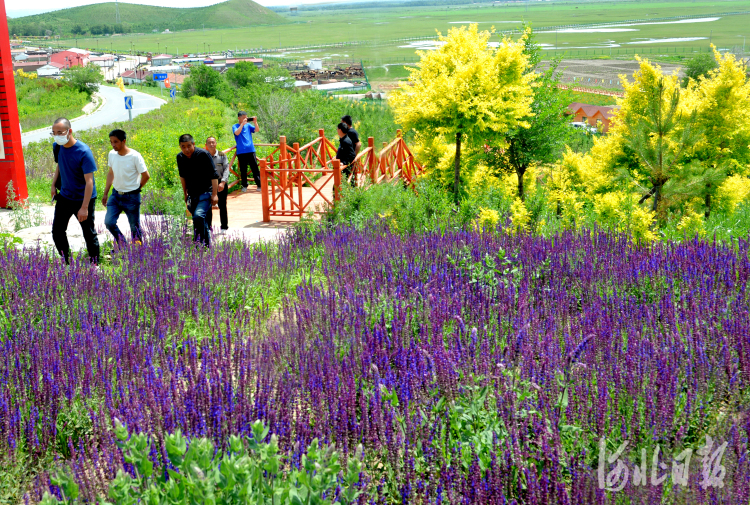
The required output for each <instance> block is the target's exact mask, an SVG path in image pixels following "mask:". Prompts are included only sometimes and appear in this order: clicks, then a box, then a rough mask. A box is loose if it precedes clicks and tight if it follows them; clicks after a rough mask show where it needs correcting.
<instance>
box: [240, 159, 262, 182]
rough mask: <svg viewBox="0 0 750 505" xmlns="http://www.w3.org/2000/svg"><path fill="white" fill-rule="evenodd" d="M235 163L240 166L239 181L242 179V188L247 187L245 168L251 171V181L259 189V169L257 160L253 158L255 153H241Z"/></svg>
mask: <svg viewBox="0 0 750 505" xmlns="http://www.w3.org/2000/svg"><path fill="white" fill-rule="evenodd" d="M237 161H238V162H239V164H240V179H242V187H243V188H246V187H247V167H248V166H250V169H251V170H252V171H253V179H254V180H255V185H256V186H258V187H260V169H259V168H258V158H256V157H255V153H242V154H238V155H237Z"/></svg>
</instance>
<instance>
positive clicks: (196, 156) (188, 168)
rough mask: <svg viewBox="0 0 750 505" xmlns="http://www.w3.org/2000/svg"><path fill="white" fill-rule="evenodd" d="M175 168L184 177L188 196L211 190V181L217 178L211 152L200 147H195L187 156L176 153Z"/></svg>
mask: <svg viewBox="0 0 750 505" xmlns="http://www.w3.org/2000/svg"><path fill="white" fill-rule="evenodd" d="M177 169H178V170H179V172H180V177H182V178H183V179H185V187H186V189H187V192H188V195H190V196H198V195H202V194H203V193H207V192H211V191H212V190H213V184H212V182H211V181H212V180H213V179H218V178H219V176H218V174H217V173H216V166H215V165H214V159H213V157H212V156H211V153H209V152H208V151H206V150H205V149H201V148H200V147H196V148H195V151H193V155H192V156H191V157H189V158H188V157H187V156H185V155H184V154H182V153H180V154H178V155H177Z"/></svg>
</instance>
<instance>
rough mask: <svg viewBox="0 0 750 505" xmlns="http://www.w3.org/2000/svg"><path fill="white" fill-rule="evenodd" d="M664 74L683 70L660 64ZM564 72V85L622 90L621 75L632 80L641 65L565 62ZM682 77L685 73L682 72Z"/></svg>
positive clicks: (592, 61) (636, 63)
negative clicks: (571, 84)
mask: <svg viewBox="0 0 750 505" xmlns="http://www.w3.org/2000/svg"><path fill="white" fill-rule="evenodd" d="M548 64H549V62H542V65H541V66H542V68H547V65H548ZM659 65H660V66H661V68H662V72H664V73H665V74H671V73H672V72H674V71H675V70H677V69H679V68H681V66H680V65H676V64H673V63H660V64H659ZM560 68H561V69H562V71H563V77H562V82H563V83H566V84H568V83H575V84H580V85H581V86H593V87H599V88H612V89H622V85H621V84H620V77H619V76H620V75H622V74H624V75H626V76H627V77H628V79H630V80H632V78H633V73H634V72H635V71H637V70H638V68H639V63H638V62H637V61H635V60H622V61H621V60H563V61H562V62H561V63H560ZM679 75H680V76H683V75H684V72H682V71H680V74H679Z"/></svg>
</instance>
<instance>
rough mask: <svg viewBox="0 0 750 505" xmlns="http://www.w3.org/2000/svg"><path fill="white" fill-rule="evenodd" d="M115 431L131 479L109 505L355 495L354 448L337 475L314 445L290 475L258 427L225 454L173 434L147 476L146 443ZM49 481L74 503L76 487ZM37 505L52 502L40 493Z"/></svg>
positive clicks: (120, 478)
mask: <svg viewBox="0 0 750 505" xmlns="http://www.w3.org/2000/svg"><path fill="white" fill-rule="evenodd" d="M115 424H116V426H115V435H116V437H117V439H118V445H119V446H120V448H121V449H122V450H123V453H124V456H125V462H126V463H129V464H130V465H132V466H133V469H134V472H133V473H134V474H135V476H133V475H131V474H130V473H129V472H126V471H124V470H120V471H118V472H117V476H116V477H115V479H114V480H113V481H112V482H111V483H110V485H109V492H108V494H109V496H108V498H109V499H110V500H112V502H114V503H117V504H135V503H147V504H183V503H222V504H232V503H236V504H245V503H253V504H277V503H278V504H281V503H291V504H298V505H303V504H305V505H307V504H321V505H322V504H332V503H341V504H349V503H354V502H355V501H356V499H357V497H358V496H359V495H360V494H361V491H360V490H359V489H358V487H357V484H358V483H359V479H360V472H361V470H362V446H361V445H360V446H359V447H358V448H357V454H356V455H354V456H353V457H350V458H349V459H348V461H347V464H346V468H342V464H341V463H340V462H339V454H338V453H337V452H336V451H335V450H334V446H333V445H331V446H325V445H321V444H319V442H318V439H315V440H313V441H312V443H311V444H310V445H309V446H308V447H307V451H306V452H305V453H304V454H302V456H301V458H300V464H299V468H295V467H294V466H293V465H290V464H289V462H288V461H287V460H288V458H287V457H285V456H283V455H282V454H280V452H279V446H278V439H277V438H276V435H271V436H270V437H269V436H268V432H269V429H268V428H267V427H266V426H265V425H264V424H263V422H262V421H256V422H255V423H254V424H253V426H252V432H253V436H252V437H248V438H245V439H242V438H240V437H238V436H230V437H229V447H228V448H227V450H226V451H224V450H222V449H219V450H216V448H215V447H214V444H213V442H212V441H211V440H209V439H207V438H197V439H193V440H188V439H187V438H185V437H184V436H182V433H181V432H180V430H179V429H178V430H177V431H176V432H175V433H172V434H170V435H167V437H166V438H165V440H164V446H165V448H166V452H167V456H168V458H169V465H165V466H164V468H161V469H158V468H157V469H155V468H154V463H153V462H152V460H151V458H150V454H149V453H150V450H151V444H152V440H151V439H150V437H149V436H148V435H146V434H144V433H138V434H135V433H134V434H132V435H128V430H127V428H126V427H125V426H124V425H122V424H120V422H119V421H117V420H115ZM340 473H341V476H339V474H340ZM165 475H168V478H165V477H164V476H165ZM51 481H52V483H53V484H54V485H56V486H58V487H59V488H60V491H61V492H62V495H63V503H77V498H78V496H79V487H78V484H76V482H75V479H74V478H73V477H72V476H71V475H70V474H69V473H64V472H63V473H59V474H58V475H56V476H55V477H53V478H52V479H51ZM41 503H42V504H45V505H51V504H54V503H60V502H59V501H58V500H57V498H55V497H54V496H52V495H51V494H49V493H46V494H45V496H44V498H43V499H42V502H41Z"/></svg>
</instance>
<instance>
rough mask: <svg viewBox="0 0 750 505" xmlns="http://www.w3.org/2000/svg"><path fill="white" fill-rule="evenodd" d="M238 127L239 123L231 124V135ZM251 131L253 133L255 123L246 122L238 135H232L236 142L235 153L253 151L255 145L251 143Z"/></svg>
mask: <svg viewBox="0 0 750 505" xmlns="http://www.w3.org/2000/svg"><path fill="white" fill-rule="evenodd" d="M239 127H240V124H239V123H237V124H235V125H234V126H232V135H234V132H235V131H236V130H237V128H239ZM253 133H255V125H253V124H250V123H247V124H245V126H244V127H243V128H242V131H241V132H240V134H239V135H234V139H235V142H236V143H237V150H236V151H235V152H236V153H237V154H245V153H254V152H255V145H254V144H253Z"/></svg>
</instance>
